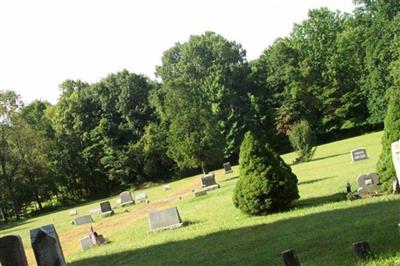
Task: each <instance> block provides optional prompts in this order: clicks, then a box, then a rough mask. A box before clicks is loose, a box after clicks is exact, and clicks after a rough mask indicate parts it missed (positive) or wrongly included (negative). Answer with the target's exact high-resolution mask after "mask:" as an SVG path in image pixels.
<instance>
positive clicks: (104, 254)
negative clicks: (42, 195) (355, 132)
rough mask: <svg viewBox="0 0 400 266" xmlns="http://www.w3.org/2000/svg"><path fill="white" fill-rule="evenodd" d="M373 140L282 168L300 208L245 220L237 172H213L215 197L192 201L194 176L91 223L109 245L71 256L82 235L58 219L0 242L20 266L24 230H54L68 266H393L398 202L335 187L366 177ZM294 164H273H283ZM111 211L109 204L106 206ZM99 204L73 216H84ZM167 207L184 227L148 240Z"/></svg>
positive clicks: (376, 145)
mask: <svg viewBox="0 0 400 266" xmlns="http://www.w3.org/2000/svg"><path fill="white" fill-rule="evenodd" d="M381 137H382V132H378V133H372V134H368V135H363V136H359V137H356V138H350V139H347V140H343V141H338V142H334V143H330V144H326V145H322V146H319V147H318V149H317V151H316V153H315V157H314V159H313V160H312V161H311V162H308V163H302V164H298V165H294V166H292V169H293V171H294V172H295V174H296V175H297V176H298V178H299V191H300V196H301V198H300V199H299V200H298V201H296V202H295V203H294V204H293V206H292V207H291V208H290V209H289V210H287V211H285V212H281V213H276V214H272V215H268V216H255V217H251V216H248V215H246V214H243V213H242V212H240V211H239V210H237V209H235V208H234V206H233V204H232V192H233V189H234V187H235V183H236V182H237V180H238V175H239V169H238V167H237V166H236V167H234V168H233V169H234V172H233V173H232V174H228V175H225V174H224V172H223V170H218V171H216V172H215V173H216V178H217V181H218V182H219V183H220V185H221V188H220V189H218V190H214V191H211V192H209V194H208V195H207V196H203V197H198V198H195V197H193V195H192V193H191V190H192V188H197V189H198V188H199V187H200V175H198V176H194V177H189V178H185V179H182V180H179V181H176V182H172V183H170V184H171V190H169V191H163V190H162V186H161V185H159V186H153V187H151V188H148V189H144V190H142V191H145V192H146V193H147V194H148V195H149V197H150V199H151V203H150V204H137V205H134V206H131V207H128V208H127V211H128V212H125V211H124V210H125V209H116V215H114V216H113V217H109V218H101V217H100V216H98V215H94V219H95V224H94V228H95V229H96V230H97V231H98V232H99V233H102V234H106V235H107V237H108V238H109V239H110V241H111V243H109V244H107V245H103V246H98V247H94V248H92V249H90V250H89V251H86V252H82V251H80V246H79V239H80V238H82V237H84V236H85V235H86V234H87V233H88V231H89V230H88V229H89V226H88V225H82V226H79V227H76V226H73V225H71V224H70V221H71V220H72V218H71V217H70V216H69V215H68V212H69V209H68V210H63V211H58V212H54V213H51V214H47V215H43V216H41V217H37V218H34V219H30V220H26V221H23V222H21V223H19V224H13V225H12V226H8V227H7V228H5V227H1V228H0V229H1V230H0V234H1V235H2V236H3V235H6V234H19V235H21V236H22V237H23V241H24V245H25V248H26V250H27V254H28V257H29V259H30V263H31V264H32V265H35V264H34V259H33V255H32V251H31V249H30V243H29V229H31V228H35V227H37V226H40V225H45V224H48V223H54V224H55V226H56V229H57V231H58V233H59V235H60V238H61V241H62V246H63V250H64V254H65V256H66V259H67V262H68V265H72V266H84V265H97V266H100V265H113V266H116V265H283V262H282V258H281V257H280V252H281V251H283V250H285V249H289V248H293V249H295V250H296V253H297V255H298V257H299V258H300V261H301V263H302V265H357V264H359V265H366V264H367V265H400V253H399V250H400V235H399V233H398V228H397V224H398V222H399V220H400V215H399V214H400V212H399V211H400V205H399V203H400V196H397V195H396V196H395V195H388V196H381V197H375V198H370V199H363V200H357V201H346V200H345V193H344V192H345V182H346V180H349V181H350V182H351V184H352V187H353V189H356V177H357V176H358V175H360V174H364V173H370V172H374V171H375V164H376V161H377V160H378V157H379V154H380V151H381ZM359 147H365V148H366V149H367V153H368V156H369V159H368V160H364V161H360V162H357V163H351V158H350V150H352V149H355V148H359ZM294 157H295V155H294V154H292V153H290V154H286V155H283V158H284V160H285V161H286V162H291V161H292V160H293V159H294ZM105 200H110V201H111V203H112V205H115V200H116V197H112V198H108V199H105ZM99 202H101V201H96V202H91V203H88V204H83V205H80V206H77V207H76V209H77V210H78V213H79V214H86V213H88V211H89V209H91V208H96V207H98V204H99ZM168 206H177V207H178V209H179V212H180V214H181V217H182V219H183V220H184V221H185V222H186V223H187V225H186V226H185V227H183V228H180V229H175V230H168V231H163V232H158V233H149V232H148V230H149V225H148V218H147V213H148V212H149V211H150V210H154V209H162V208H165V207H168ZM359 240H367V241H368V242H369V243H370V246H371V249H372V250H373V252H374V254H375V255H374V257H373V258H371V259H370V260H369V261H367V262H359V261H358V260H357V259H356V258H355V257H354V255H353V251H352V245H351V244H352V243H353V242H356V241H359Z"/></svg>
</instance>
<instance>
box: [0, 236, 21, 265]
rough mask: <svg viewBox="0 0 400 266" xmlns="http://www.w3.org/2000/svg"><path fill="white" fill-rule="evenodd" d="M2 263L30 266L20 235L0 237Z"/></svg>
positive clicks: (0, 263)
mask: <svg viewBox="0 0 400 266" xmlns="http://www.w3.org/2000/svg"><path fill="white" fill-rule="evenodd" d="M0 265H3V266H28V260H27V259H26V255H25V251H24V245H23V244H22V239H21V237H20V236H17V235H9V236H5V237H2V238H0Z"/></svg>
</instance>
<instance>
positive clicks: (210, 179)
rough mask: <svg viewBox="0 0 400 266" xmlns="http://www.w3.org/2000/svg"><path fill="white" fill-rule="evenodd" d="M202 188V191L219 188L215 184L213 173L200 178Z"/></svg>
mask: <svg viewBox="0 0 400 266" xmlns="http://www.w3.org/2000/svg"><path fill="white" fill-rule="evenodd" d="M201 183H202V187H203V189H204V190H207V191H208V190H213V189H217V188H219V184H217V182H215V175H214V173H208V174H206V175H204V176H203V177H202V178H201Z"/></svg>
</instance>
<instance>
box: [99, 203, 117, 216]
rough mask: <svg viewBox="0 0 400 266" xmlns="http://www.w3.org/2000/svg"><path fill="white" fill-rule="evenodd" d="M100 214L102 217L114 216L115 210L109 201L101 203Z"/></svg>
mask: <svg viewBox="0 0 400 266" xmlns="http://www.w3.org/2000/svg"><path fill="white" fill-rule="evenodd" d="M100 211H101V212H100V214H101V215H102V216H110V215H113V214H114V211H113V209H112V208H111V204H110V202H109V201H105V202H102V203H100Z"/></svg>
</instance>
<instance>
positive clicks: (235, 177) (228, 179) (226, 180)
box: [221, 175, 239, 182]
mask: <svg viewBox="0 0 400 266" xmlns="http://www.w3.org/2000/svg"><path fill="white" fill-rule="evenodd" d="M238 178H239V176H238V175H237V176H233V177H230V178H227V179H225V180H223V181H221V182H228V181H231V180H235V179H238Z"/></svg>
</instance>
